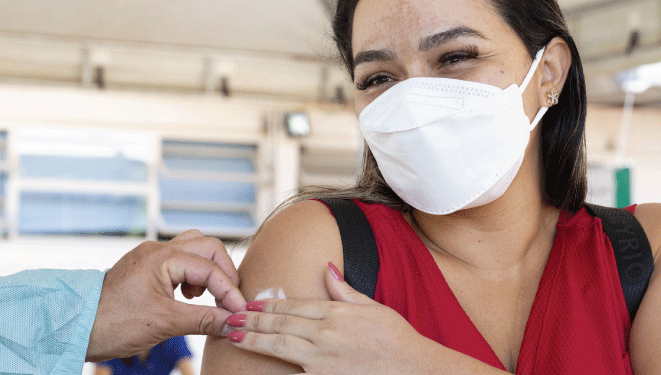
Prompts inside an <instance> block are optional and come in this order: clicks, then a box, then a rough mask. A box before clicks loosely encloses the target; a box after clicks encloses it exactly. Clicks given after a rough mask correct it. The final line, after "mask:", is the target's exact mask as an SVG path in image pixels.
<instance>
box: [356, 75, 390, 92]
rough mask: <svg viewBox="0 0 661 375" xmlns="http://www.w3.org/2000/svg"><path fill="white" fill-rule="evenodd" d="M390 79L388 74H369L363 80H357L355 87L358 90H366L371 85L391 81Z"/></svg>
mask: <svg viewBox="0 0 661 375" xmlns="http://www.w3.org/2000/svg"><path fill="white" fill-rule="evenodd" d="M391 81H392V79H391V78H390V77H388V76H385V75H377V76H371V77H368V78H367V79H365V80H363V81H359V82H357V83H356V88H357V89H358V90H367V89H368V88H370V87H372V86H378V85H381V84H384V83H388V82H391Z"/></svg>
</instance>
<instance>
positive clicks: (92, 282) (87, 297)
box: [0, 270, 105, 375]
mask: <svg viewBox="0 0 661 375" xmlns="http://www.w3.org/2000/svg"><path fill="white" fill-rule="evenodd" d="M104 277H105V272H102V271H96V270H76V271H67V270H31V271H23V272H19V273H17V274H14V275H11V276H5V277H0V374H7V375H9V374H36V375H41V374H58V375H59V374H62V375H64V374H67V375H70V374H80V373H81V372H82V369H83V364H84V362H85V356H86V354H87V344H88V343H89V337H90V333H91V332H92V326H93V325H94V318H95V317H96V309H97V307H98V304H99V297H100V296H101V287H102V286H103V278H104Z"/></svg>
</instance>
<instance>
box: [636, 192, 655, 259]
mask: <svg viewBox="0 0 661 375" xmlns="http://www.w3.org/2000/svg"><path fill="white" fill-rule="evenodd" d="M635 216H636V219H638V221H639V222H640V225H642V226H643V229H644V230H645V234H646V235H647V238H648V240H649V241H650V245H651V247H652V252H653V253H654V259H655V261H656V262H657V264H658V261H659V258H660V257H661V203H646V204H639V205H638V206H636V211H635Z"/></svg>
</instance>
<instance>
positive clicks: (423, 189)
mask: <svg viewBox="0 0 661 375" xmlns="http://www.w3.org/2000/svg"><path fill="white" fill-rule="evenodd" d="M543 54H544V49H542V50H541V51H539V52H538V53H537V56H536V57H535V60H534V61H533V63H532V66H531V67H530V71H529V72H528V74H527V76H526V78H525V79H524V81H523V83H522V84H521V86H520V87H519V86H517V85H516V84H512V85H511V86H510V87H508V88H506V89H504V90H503V89H500V88H498V87H495V86H491V85H487V84H483V83H477V82H470V81H461V80H455V79H448V78H433V77H431V78H430V77H421V78H411V79H407V80H405V81H403V82H401V83H398V84H397V85H395V86H393V87H391V88H390V89H388V90H387V91H386V92H384V93H383V94H381V95H380V96H379V97H378V98H377V99H375V100H374V101H373V102H372V103H371V104H370V105H368V106H367V107H366V108H365V109H364V110H363V111H362V112H361V114H360V117H359V124H360V129H361V131H362V133H363V136H364V137H365V140H366V141H367V144H368V145H369V146H370V149H371V151H372V153H373V155H374V158H375V159H376V162H377V164H378V166H379V169H380V170H381V173H382V174H383V177H384V178H385V180H386V182H387V183H388V185H390V187H391V188H392V189H393V191H394V192H395V193H396V194H397V195H398V196H399V197H400V198H402V199H403V200H404V201H405V202H406V203H408V204H410V205H411V206H412V207H414V208H416V209H418V210H420V211H423V212H426V213H429V214H433V215H446V214H450V213H453V212H456V211H459V210H462V209H468V208H472V207H478V206H482V205H485V204H487V203H491V202H493V201H494V200H496V199H498V198H500V197H501V196H502V195H503V194H504V193H505V191H506V190H507V188H508V187H509V186H510V183H511V182H512V180H513V179H514V176H516V174H517V172H518V171H519V167H520V166H521V163H522V161H523V156H524V154H525V150H526V147H527V146H528V141H529V139H530V131H531V130H532V129H534V128H535V126H536V125H537V123H539V121H540V120H541V119H542V117H543V116H544V114H545V113H546V111H547V110H548V108H546V107H542V108H541V109H540V110H539V112H538V113H537V116H536V117H535V119H534V120H533V122H532V123H530V120H529V119H528V116H526V114H525V112H524V110H523V99H522V97H521V95H522V94H523V92H524V90H525V89H526V87H527V86H528V83H529V82H530V80H531V79H532V77H533V75H534V73H535V71H536V70H537V67H538V66H539V62H540V59H541V57H542V55H543Z"/></svg>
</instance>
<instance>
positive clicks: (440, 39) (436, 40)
mask: <svg viewBox="0 0 661 375" xmlns="http://www.w3.org/2000/svg"><path fill="white" fill-rule="evenodd" d="M462 36H476V37H479V38H482V39H486V40H489V38H487V37H485V36H484V35H483V34H482V33H481V32H479V31H477V30H474V29H471V28H468V27H466V26H458V27H454V28H452V29H449V30H446V31H443V32H440V33H438V34H434V35H431V36H428V37H426V38H423V39H421V40H420V47H419V48H420V51H422V52H426V51H429V50H430V49H432V48H434V47H438V46H440V45H442V44H444V43H448V42H450V41H452V40H454V39H457V38H459V37H462Z"/></svg>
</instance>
